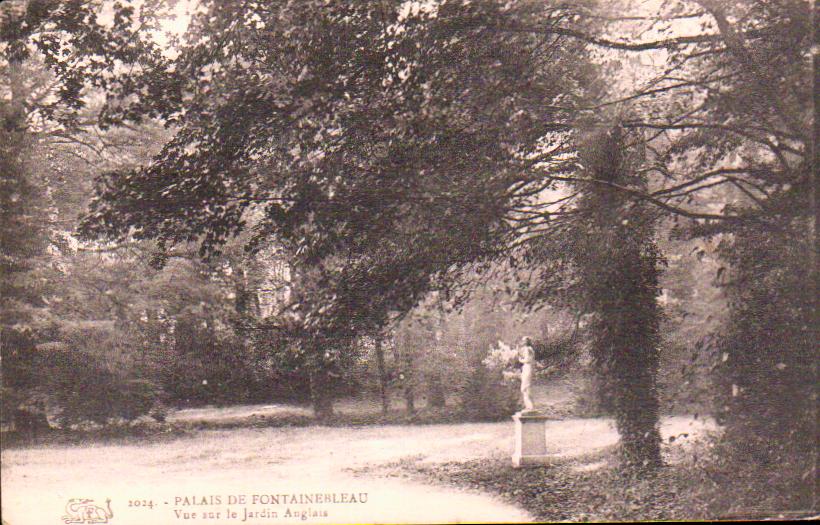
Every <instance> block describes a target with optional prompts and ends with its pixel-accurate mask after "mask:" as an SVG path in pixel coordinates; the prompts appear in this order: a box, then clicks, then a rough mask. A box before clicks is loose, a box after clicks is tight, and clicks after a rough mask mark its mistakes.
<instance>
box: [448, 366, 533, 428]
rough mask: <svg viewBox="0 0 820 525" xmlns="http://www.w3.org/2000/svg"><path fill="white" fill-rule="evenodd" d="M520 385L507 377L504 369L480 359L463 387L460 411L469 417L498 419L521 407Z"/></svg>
mask: <svg viewBox="0 0 820 525" xmlns="http://www.w3.org/2000/svg"><path fill="white" fill-rule="evenodd" d="M518 398H519V391H518V385H516V384H515V383H514V382H512V381H507V380H505V379H504V377H503V375H502V373H501V370H497V369H493V368H487V367H486V366H484V364H483V363H478V364H477V365H476V366H475V367H474V368H473V369H472V371H471V372H470V373H469V375H468V376H467V381H466V382H465V383H464V385H463V386H462V388H461V395H460V398H459V412H460V413H461V416H462V417H464V418H465V419H468V420H473V421H475V420H480V421H496V420H499V419H505V418H508V417H510V416H512V415H513V414H514V413H515V411H516V410H517V409H518Z"/></svg>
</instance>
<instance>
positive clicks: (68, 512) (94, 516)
mask: <svg viewBox="0 0 820 525" xmlns="http://www.w3.org/2000/svg"><path fill="white" fill-rule="evenodd" d="M113 517H114V513H113V512H112V511H111V500H110V499H106V500H105V507H102V506H100V505H97V504H95V503H94V500H93V499H88V498H72V499H70V500H68V503H66V504H65V516H63V523H108V520H110V519H111V518H113Z"/></svg>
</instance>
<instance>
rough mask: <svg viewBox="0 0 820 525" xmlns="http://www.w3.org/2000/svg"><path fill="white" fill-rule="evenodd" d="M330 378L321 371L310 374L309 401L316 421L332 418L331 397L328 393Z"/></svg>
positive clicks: (313, 371)
mask: <svg viewBox="0 0 820 525" xmlns="http://www.w3.org/2000/svg"><path fill="white" fill-rule="evenodd" d="M329 381H330V377H329V376H328V375H327V373H325V372H323V371H321V370H312V371H311V372H310V401H311V403H312V405H313V415H314V416H315V417H316V419H320V420H321V419H327V418H330V417H332V416H333V397H332V396H331V392H330V383H329Z"/></svg>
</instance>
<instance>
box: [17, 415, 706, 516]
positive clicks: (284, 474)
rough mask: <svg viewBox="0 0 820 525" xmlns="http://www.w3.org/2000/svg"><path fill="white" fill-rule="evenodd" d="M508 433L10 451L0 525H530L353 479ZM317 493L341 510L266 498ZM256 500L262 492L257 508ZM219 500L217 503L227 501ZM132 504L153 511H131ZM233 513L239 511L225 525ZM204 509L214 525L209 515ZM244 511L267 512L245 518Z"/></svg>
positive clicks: (475, 499) (386, 483)
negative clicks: (95, 514)
mask: <svg viewBox="0 0 820 525" xmlns="http://www.w3.org/2000/svg"><path fill="white" fill-rule="evenodd" d="M704 428H708V424H706V425H704V424H703V423H701V422H698V421H694V420H692V419H690V418H671V419H669V420H667V421H666V422H665V424H664V428H663V434H664V436H669V435H680V434H681V433H688V434H690V436H692V437H694V436H695V435H697V434H698V433H699V432H702V430H703V429H704ZM512 430H513V427H512V422H510V423H488V424H458V425H426V426H400V425H393V426H371V427H357V428H349V427H346V428H335V427H334V428H331V427H322V426H312V427H300V428H263V429H254V428H239V429H231V430H211V431H201V432H198V433H197V434H195V435H193V436H187V437H181V438H178V439H174V440H171V441H168V442H162V443H148V444H134V445H98V446H94V445H88V446H68V447H48V448H33V449H12V450H6V451H4V452H3V455H2V489H3V491H2V507H3V508H2V510H3V520H4V521H5V522H7V523H9V524H10V525H27V524H32V525H46V524H49V523H61V517H62V516H63V515H65V514H66V513H65V511H64V507H65V505H66V503H67V502H68V500H69V499H70V498H80V497H85V498H91V499H93V500H94V501H95V503H96V504H100V505H103V506H104V502H105V500H106V498H111V500H112V502H111V508H112V510H113V511H114V517H113V518H111V519H110V521H109V522H110V523H112V524H131V523H134V524H145V523H152V524H157V525H163V524H175V523H180V524H197V525H199V524H205V523H257V524H262V523H265V524H269V523H305V522H307V523H353V522H357V523H397V522H404V523H411V522H412V523H442V522H444V523H459V522H522V521H525V522H526V521H531V519H532V518H531V516H529V515H528V514H527V513H526V512H524V511H523V510H521V509H518V508H516V507H513V506H510V505H508V504H505V503H503V502H501V501H499V500H498V499H496V498H494V497H492V496H489V495H486V494H477V493H470V492H464V491H459V490H457V489H453V488H442V487H430V486H425V485H421V484H419V483H417V482H413V481H410V480H406V479H394V478H391V479H381V478H368V477H362V476H354V475H353V474H352V473H351V472H350V470H351V469H356V468H360V467H363V466H367V465H378V464H383V463H387V462H394V461H400V460H402V459H407V458H413V459H414V460H417V461H419V460H420V461H425V462H427V461H429V462H444V461H461V460H468V459H476V458H482V457H499V456H508V455H509V454H510V451H511V448H512ZM547 436H548V441H549V444H550V445H549V446H550V451H551V452H552V453H554V454H557V455H561V456H565V457H566V456H574V455H581V454H585V453H588V452H592V451H594V450H596V449H599V448H600V447H605V446H608V445H610V444H613V443H615V442H617V434H616V433H615V431H614V429H613V428H612V425H611V423H610V422H608V421H605V420H582V419H577V420H565V421H554V422H550V423H549V424H548V428H547ZM315 493H321V494H332V493H336V495H337V496H336V499H337V503H325V502H322V503H318V504H317V503H315V501H316V500H315V499H314V503H307V502H305V503H302V504H285V503H282V502H281V500H282V498H280V503H279V504H274V503H266V501H268V500H266V499H265V498H266V497H267V498H270V497H271V496H272V495H276V494H297V495H298V494H315ZM365 493H366V494H367V495H366V497H365V498H366V500H367V501H366V502H364V503H362V502H358V501H357V502H356V503H352V502H347V501H346V502H344V503H342V502H341V499H342V498H346V499H347V500H349V499H350V498H351V497H352V496H350V494H355V495H358V494H365ZM342 494H348V496H342ZM232 495H233V496H237V495H245V496H246V498H247V499H248V501H246V503H245V504H239V503H237V504H232V505H230V506H228V505H227V503H228V498H229V496H232ZM254 495H257V496H259V497H258V498H257V500H256V502H255V503H253V502H252V501H251V499H252V498H253V496H254ZM212 496H219V500H220V502H219V503H215V501H216V500H215V498H212ZM185 497H188V499H189V501H191V500H192V499H194V498H201V497H205V498H206V500H207V501H208V503H213V504H212V505H211V504H208V505H185V501H184V500H181V499H177V498H185ZM324 497H325V496H322V498H324ZM330 497H331V498H332V496H330ZM355 499H357V500H358V499H362V498H361V497H356V498H355ZM136 501H141V502H142V501H145V502H153V505H154V506H153V508H146V507H145V506H143V505H141V506H140V507H129V502H136ZM200 501H201V500H200ZM271 501H272V500H271ZM291 501H293V500H291ZM304 501H307V500H304ZM227 510H231V511H233V512H236V514H237V515H236V516H235V517H231V518H226V515H227ZM175 511H178V513H177V512H175ZM183 512H188V513H194V512H195V513H196V517H191V518H188V519H185V518H184V515H183V514H182V513H183ZM208 512H212V513H213V514H212V516H218V517H214V518H207V517H205V516H207V513H208ZM246 512H259V513H261V515H260V517H258V518H256V517H247V516H246V514H245V513H246ZM294 512H299V513H302V512H307V513H308V517H307V518H306V519H305V520H302V519H301V514H300V515H298V516H296V517H294V516H293V513H294ZM216 513H219V514H218V515H217V514H216ZM266 513H267V514H266ZM273 513H276V517H273V516H272V514H273ZM311 513H316V514H318V516H313V515H311ZM324 513H327V516H324ZM189 515H190V514H189Z"/></svg>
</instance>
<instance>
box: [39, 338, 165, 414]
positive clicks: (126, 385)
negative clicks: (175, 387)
mask: <svg viewBox="0 0 820 525" xmlns="http://www.w3.org/2000/svg"><path fill="white" fill-rule="evenodd" d="M41 359H42V361H43V362H42V365H41V370H42V372H43V374H44V376H45V384H46V385H47V387H48V392H49V399H50V401H51V402H52V403H53V404H54V405H55V406H56V407H57V408H58V414H57V415H56V420H57V421H58V422H59V423H60V425H61V426H63V427H67V426H71V425H77V424H83V423H89V422H91V423H97V424H100V425H105V424H108V423H110V422H112V421H115V420H117V419H123V420H125V421H132V420H134V419H136V418H138V417H140V416H143V415H146V414H148V412H149V411H150V410H151V408H152V407H153V406H154V404H155V403H156V401H157V399H158V397H159V396H158V392H157V388H156V387H155V385H154V384H153V383H151V382H150V381H145V380H132V379H127V378H126V374H125V372H124V371H112V370H110V369H109V367H108V366H107V365H106V363H105V362H103V360H102V359H100V358H99V357H97V356H94V355H92V354H90V353H88V352H85V351H82V350H74V349H70V348H67V347H64V346H61V347H59V348H55V349H51V350H49V351H46V352H44V355H42V356H41Z"/></svg>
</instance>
